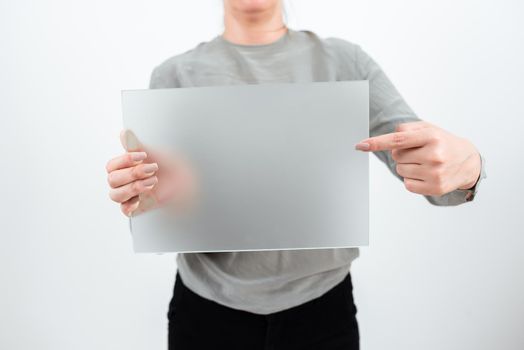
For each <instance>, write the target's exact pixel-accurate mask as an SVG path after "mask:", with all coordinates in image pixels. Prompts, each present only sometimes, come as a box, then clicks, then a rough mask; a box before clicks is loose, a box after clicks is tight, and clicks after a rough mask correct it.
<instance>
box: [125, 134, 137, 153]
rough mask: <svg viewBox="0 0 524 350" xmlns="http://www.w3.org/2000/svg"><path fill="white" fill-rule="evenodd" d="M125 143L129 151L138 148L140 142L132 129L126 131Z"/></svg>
mask: <svg viewBox="0 0 524 350" xmlns="http://www.w3.org/2000/svg"><path fill="white" fill-rule="evenodd" d="M125 143H126V149H127V150H129V151H133V150H136V149H137V148H138V146H139V145H140V143H139V142H138V138H137V137H136V135H135V134H134V133H133V132H132V131H131V130H126V131H125Z"/></svg>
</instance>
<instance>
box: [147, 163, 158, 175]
mask: <svg viewBox="0 0 524 350" xmlns="http://www.w3.org/2000/svg"><path fill="white" fill-rule="evenodd" d="M157 170H158V164H156V163H151V164H145V165H144V173H145V174H153V173H154V172H155V171H157Z"/></svg>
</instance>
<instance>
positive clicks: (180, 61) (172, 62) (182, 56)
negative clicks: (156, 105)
mask: <svg viewBox="0 0 524 350" xmlns="http://www.w3.org/2000/svg"><path fill="white" fill-rule="evenodd" d="M215 41H216V38H215V39H213V40H210V41H204V42H201V43H199V44H198V45H197V46H195V47H194V48H192V49H190V50H187V51H185V52H182V53H179V54H175V55H173V56H170V57H168V58H167V59H164V60H163V61H161V62H160V64H158V65H157V66H155V68H154V69H153V72H152V74H151V83H150V87H151V88H171V87H179V86H180V82H179V81H178V76H177V72H178V71H181V70H184V69H187V68H188V67H190V66H192V65H194V64H195V62H198V61H199V60H203V59H208V58H209V57H210V53H211V52H212V51H213V47H214V46H215V45H214V42H215Z"/></svg>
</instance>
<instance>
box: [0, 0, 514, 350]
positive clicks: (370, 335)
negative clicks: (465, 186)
mask: <svg viewBox="0 0 524 350" xmlns="http://www.w3.org/2000/svg"><path fill="white" fill-rule="evenodd" d="M291 5H292V6H291V8H290V9H289V17H290V24H291V26H292V27H294V28H296V29H311V30H314V31H316V32H317V33H318V34H320V35H321V36H336V37H341V38H344V39H346V40H350V41H353V42H356V43H358V44H360V45H362V47H363V48H364V49H365V50H367V51H368V52H369V53H370V54H371V55H372V56H374V57H375V59H376V60H377V61H378V62H379V63H380V64H381V65H382V67H383V68H384V69H385V71H386V72H387V73H388V74H389V76H390V78H391V79H392V80H393V81H394V82H395V84H396V86H397V87H398V88H399V90H400V91H401V92H402V94H403V95H404V97H405V98H406V99H407V101H408V102H409V103H410V104H411V106H412V107H413V108H414V110H415V111H416V112H417V113H418V114H419V115H420V116H421V117H422V118H424V119H427V120H429V121H431V122H434V123H435V124H438V125H440V126H442V127H444V128H447V129H449V130H450V131H452V132H454V133H457V134H459V135H462V136H465V137H468V138H470V139H471V140H473V141H474V142H475V143H476V144H477V145H478V147H479V149H480V150H481V151H482V153H483V155H484V156H485V158H486V159H487V171H488V179H487V180H486V181H484V183H483V184H482V186H481V188H480V193H479V195H478V197H477V200H476V201H475V202H474V203H471V204H467V205H464V206H462V207H457V208H436V207H432V206H430V205H429V204H428V203H426V202H425V200H424V199H423V198H420V197H418V196H416V195H413V194H411V193H409V192H407V191H406V190H404V188H403V186H402V184H401V183H400V182H399V181H398V180H397V179H395V178H394V177H393V176H391V175H390V174H389V172H388V171H387V170H386V168H385V167H384V166H383V165H382V164H380V163H379V162H378V161H377V160H375V159H373V161H372V165H371V170H372V178H371V187H372V188H371V194H372V196H371V213H372V222H371V224H372V227H371V228H372V230H371V245H370V247H369V248H365V249H362V256H361V257H360V258H359V259H358V260H357V261H356V262H355V263H354V265H353V268H352V271H353V278H354V284H355V298H356V302H357V306H358V309H359V314H358V318H359V321H360V329H361V335H362V349H364V350H380V349H413V350H418V349H425V350H430V349H477V350H479V349H486V350H487V349H505V350H513V349H514V350H517V349H523V348H524V332H522V325H523V324H524V254H523V252H522V247H523V246H524V226H523V224H522V220H523V216H524V204H523V203H522V198H523V196H524V190H523V184H522V179H523V178H524V166H523V164H522V161H523V152H524V141H523V138H522V133H523V131H524V115H523V111H522V106H523V102H524V93H523V89H522V86H523V85H522V82H523V81H524V68H523V62H524V49H523V43H524V22H522V14H523V13H524V5H523V3H522V1H520V0H497V1H495V0H461V1H456V0H440V1H433V0H403V1H388V0H368V1H334V0H330V1H326V0H324V1H312V0H309V1H306V0H301V1H293V2H292V3H291ZM220 6H221V1H220V0H198V1H196V0H192V1H181V0H178V1H177V0H148V1H130V0H127V1H117V0H114V1H102V0H91V1H79V0H74V1H72V0H68V1H66V0H55V1H27V0H17V1H7V0H1V2H0V69H1V73H0V82H1V84H0V118H1V125H0V127H1V129H0V130H1V141H0V142H1V148H2V153H1V154H2V171H1V172H0V184H1V188H2V190H1V194H2V196H1V198H2V202H1V211H0V212H1V225H2V227H1V229H0V230H1V231H0V232H1V237H2V239H1V242H0V278H1V287H0V348H2V349H10V350H14V349H33V348H38V349H53V350H62V349H64V350H71V349H75V350H81V349H163V348H165V346H166V328H167V323H166V317H165V315H166V311H167V304H168V302H169V299H170V296H171V290H172V284H173V280H174V275H175V269H176V267H175V264H174V256H173V255H163V256H158V255H135V254H133V253H132V250H131V240H130V236H129V233H128V227H127V220H126V219H125V218H124V217H123V216H122V215H120V214H119V211H118V208H117V207H116V206H115V205H114V204H113V203H111V202H110V201H109V199H108V197H107V188H106V176H105V171H104V165H105V163H106V161H107V160H108V159H109V158H110V157H112V156H114V155H116V154H118V153H119V152H121V149H120V145H119V142H118V132H119V130H120V127H121V110H120V90H121V89H128V88H144V87H146V86H147V84H148V80H149V74H150V72H151V70H152V68H153V67H154V66H155V65H157V64H159V63H160V62H161V61H163V60H164V59H166V58H167V57H169V56H171V55H174V54H177V53H181V52H183V51H186V50H188V49H190V48H192V47H194V46H195V45H196V44H197V43H198V42H200V41H205V40H209V39H211V38H213V37H214V36H215V35H217V34H218V33H220V31H221V29H222V24H221V21H222V18H221V9H220Z"/></svg>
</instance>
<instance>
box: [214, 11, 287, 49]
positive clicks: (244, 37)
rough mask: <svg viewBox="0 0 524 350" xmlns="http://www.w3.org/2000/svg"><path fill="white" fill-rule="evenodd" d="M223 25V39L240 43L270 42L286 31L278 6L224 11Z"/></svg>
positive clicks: (260, 43)
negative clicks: (269, 8) (242, 11)
mask: <svg viewBox="0 0 524 350" xmlns="http://www.w3.org/2000/svg"><path fill="white" fill-rule="evenodd" d="M224 26H225V29H224V33H223V37H224V39H226V40H228V41H230V42H232V43H235V44H241V45H264V44H270V43H272V42H274V41H277V40H278V39H280V38H281V37H282V36H283V35H284V34H286V32H287V27H286V25H285V24H284V21H283V19H282V9H281V8H280V6H279V7H278V8H275V9H271V10H268V11H265V12H256V13H240V12H237V11H235V10H231V11H226V13H225V15H224Z"/></svg>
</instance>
